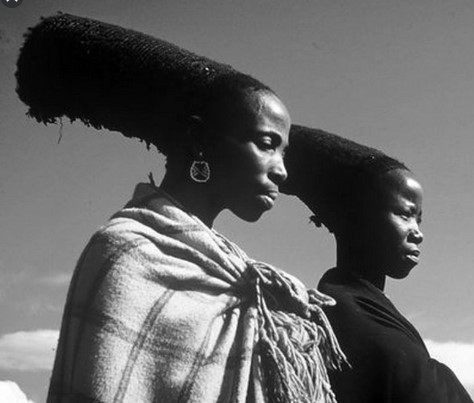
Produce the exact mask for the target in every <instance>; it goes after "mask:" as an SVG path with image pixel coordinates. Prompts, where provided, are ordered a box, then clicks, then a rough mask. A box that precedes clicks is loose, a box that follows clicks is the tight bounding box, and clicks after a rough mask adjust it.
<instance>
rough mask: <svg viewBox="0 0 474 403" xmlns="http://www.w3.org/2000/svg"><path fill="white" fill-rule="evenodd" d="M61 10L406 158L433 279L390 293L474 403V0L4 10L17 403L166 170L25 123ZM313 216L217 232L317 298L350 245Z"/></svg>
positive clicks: (3, 108) (133, 149) (79, 134)
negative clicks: (69, 310)
mask: <svg viewBox="0 0 474 403" xmlns="http://www.w3.org/2000/svg"><path fill="white" fill-rule="evenodd" d="M58 10H61V11H66V12H70V13H75V14H78V15H83V16H89V17H94V18H97V19H101V20H104V21H108V22H112V23H116V24H119V25H123V26H126V27H130V28H135V29H138V30H141V31H144V32H146V33H149V34H152V35H155V36H158V37H161V38H164V39H167V40H169V41H172V42H174V43H176V44H179V45H181V46H183V47H185V48H188V49H190V50H193V51H195V52H197V53H199V54H203V55H206V56H209V57H211V58H214V59H216V60H219V61H222V62H227V63H230V64H232V65H234V66H235V67H236V68H238V69H240V70H242V71H245V72H249V73H252V74H253V75H255V76H256V77H257V78H259V79H261V80H263V81H265V82H266V83H268V84H269V85H270V86H271V87H273V88H274V89H275V90H276V91H277V92H278V94H279V95H280V96H281V97H282V98H283V100H284V101H285V103H286V104H287V106H288V108H289V109H290V112H291V114H292V117H293V120H294V121H295V122H298V123H301V124H305V125H310V126H314V127H319V128H323V129H326V130H328V131H332V132H335V133H339V134H342V135H344V136H347V137H349V138H352V139H355V140H357V141H359V142H363V143H365V144H369V145H372V146H375V147H378V148H381V149H382V150H384V151H385V152H387V153H388V154H391V155H394V156H396V157H398V158H399V159H401V160H403V161H404V162H406V163H407V165H408V166H409V167H411V168H412V170H413V171H414V172H415V173H416V174H417V175H418V177H419V179H420V181H421V182H422V184H423V186H424V188H425V206H424V210H425V211H424V223H423V230H424V233H425V243H424V245H423V255H422V260H421V263H420V265H419V267H418V268H416V269H415V271H414V272H413V273H412V275H411V276H410V277H409V278H408V279H405V280H403V281H389V283H388V289H387V292H388V294H389V295H390V297H391V299H392V300H393V301H394V302H395V304H396V305H397V306H398V307H399V308H400V310H401V311H402V312H404V313H405V314H406V316H407V317H408V318H409V319H410V320H411V321H412V322H413V323H414V324H415V326H416V327H417V328H418V329H419V330H420V332H421V333H422V335H423V337H424V338H425V339H426V340H427V344H428V347H429V348H430V350H431V351H432V352H433V354H434V355H435V356H437V357H439V358H440V360H442V361H444V362H446V363H448V365H450V366H451V367H452V368H453V370H455V372H456V373H457V374H458V376H459V378H460V379H461V380H462V382H463V383H464V384H465V385H466V387H467V388H468V389H469V390H470V393H471V394H473V395H474V313H473V309H472V308H473V307H474V290H473V287H474V270H473V267H472V266H473V263H474V248H473V241H474V235H473V231H474V214H473V213H472V206H473V200H474V186H473V185H474V181H473V178H472V175H473V168H474V160H473V157H472V154H473V153H474V114H473V106H474V24H473V23H472V22H473V21H474V1H472V0H449V1H446V0H400V1H391V0H199V1H195V0H186V1H184V0H169V1H163V0H159V1H152V0H150V1H145V0H134V1H125V0H100V1H98V0H97V1H92V0H41V1H33V0H23V4H22V5H21V6H20V7H18V8H16V9H9V8H6V7H4V6H3V5H2V4H0V207H1V208H0V318H1V324H2V326H1V327H0V381H1V382H0V402H4V401H8V402H14V401H15V400H14V399H17V400H16V401H18V402H27V401H29V400H31V401H33V402H35V403H39V402H42V401H44V399H45V395H46V390H47V385H48V380H49V375H50V369H51V365H52V359H53V358H52V357H53V355H54V348H55V343H56V338H57V331H58V329H59V326H60V321H61V314H62V309H63V304H64V300H65V296H66V292H67V286H68V282H69V279H70V276H71V273H72V270H73V268H74V265H75V262H76V260H77V258H78V256H79V254H80V252H81V250H82V248H83V247H84V245H85V243H86V242H87V240H88V238H89V237H90V235H91V234H92V233H93V231H94V230H95V229H96V228H97V227H98V226H99V225H100V224H101V223H103V222H104V221H105V220H106V219H107V218H108V217H109V216H110V215H111V214H112V213H114V212H115V211H116V210H118V209H119V208H120V207H121V206H122V205H123V204H125V202H126V201H127V199H128V198H129V197H130V195H131V192H132V191H133V187H134V185H135V184H136V183H137V182H140V181H144V180H146V177H147V174H148V172H150V171H152V172H153V173H154V176H155V178H156V179H158V180H159V178H161V176H162V174H163V160H162V158H161V157H160V156H158V155H157V154H156V152H154V151H147V150H146V148H145V147H144V146H143V145H142V144H140V143H138V142H136V141H132V140H128V139H125V138H123V137H122V136H120V135H118V134H116V133H109V132H104V133H101V134H100V135H99V134H98V133H97V132H96V131H94V130H92V129H87V128H85V127H84V126H82V125H81V124H75V125H70V124H65V125H64V129H63V133H62V139H61V141H60V142H59V144H58V139H59V136H60V133H59V128H58V127H57V126H50V127H45V126H43V125H39V124H37V123H36V122H34V121H31V120H29V119H28V118H27V117H26V116H25V111H26V108H25V106H24V105H23V104H22V103H21V102H20V101H19V100H18V99H17V97H16V95H15V91H14V90H15V81H14V71H15V61H16V58H17V55H18V49H19V46H20V45H21V42H22V35H23V33H24V32H25V31H26V29H27V27H29V26H31V25H33V24H35V23H36V22H38V20H39V18H40V16H47V15H50V14H52V13H54V12H56V11H58ZM308 216H309V211H307V210H306V209H305V208H304V206H302V205H301V204H300V203H299V202H298V201H297V200H296V199H293V198H290V197H284V196H281V197H280V199H279V201H278V203H277V206H276V207H275V208H274V210H273V211H272V212H270V213H268V214H267V215H266V216H265V217H264V218H263V219H262V220H261V221H259V223H257V224H246V223H243V222H240V221H239V220H238V219H236V218H235V217H233V216H231V215H230V214H223V215H222V217H220V218H219V220H218V221H217V223H216V228H217V229H218V230H219V231H221V232H222V233H224V234H226V235H228V236H229V237H230V238H231V239H233V240H235V241H236V242H237V243H239V244H240V245H241V246H242V247H243V248H244V249H246V250H247V252H248V253H249V254H250V255H252V256H253V257H255V258H258V259H262V260H265V261H268V262H271V263H273V264H275V265H277V266H280V267H282V268H284V269H286V270H287V271H289V272H291V273H294V274H296V275H298V276H299V277H301V278H302V279H303V280H304V281H305V282H306V283H307V284H309V285H315V284H316V283H317V281H318V279H319V277H320V276H321V275H322V273H323V272H324V271H325V269H327V268H329V267H330V266H331V265H333V264H334V255H335V249H334V242H333V240H332V239H331V237H330V236H329V235H328V234H327V233H326V231H324V230H323V229H319V230H316V229H314V228H313V227H312V226H311V225H309V224H308ZM8 394H9V395H8ZM5 396H9V397H8V398H7V397H5ZM13 396H16V397H15V398H14V397H13ZM2 399H3V400H2Z"/></svg>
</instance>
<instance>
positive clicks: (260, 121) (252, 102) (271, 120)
mask: <svg viewBox="0 0 474 403" xmlns="http://www.w3.org/2000/svg"><path fill="white" fill-rule="evenodd" d="M220 109H221V114H220V120H222V118H224V117H226V119H225V121H224V122H223V123H224V125H227V126H229V125H230V126H231V128H232V129H233V130H232V131H235V130H242V131H245V132H248V133H250V132H255V131H261V132H272V133H275V134H278V135H280V136H281V137H282V138H283V140H284V141H285V142H287V141H288V133H289V130H290V125H291V120H290V116H289V113H288V111H287V109H286V107H285V105H284V104H283V102H282V101H281V100H280V99H279V98H278V97H277V96H276V95H275V94H273V93H272V92H269V91H264V90H260V91H252V92H245V93H241V94H240V95H239V96H237V97H235V98H233V99H229V100H227V101H226V102H223V103H222V104H221V105H220Z"/></svg>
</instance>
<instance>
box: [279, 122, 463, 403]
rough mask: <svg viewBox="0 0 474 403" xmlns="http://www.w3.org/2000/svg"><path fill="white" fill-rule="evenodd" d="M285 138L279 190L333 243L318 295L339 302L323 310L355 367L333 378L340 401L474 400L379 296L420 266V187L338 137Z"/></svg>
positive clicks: (396, 165)
mask: <svg viewBox="0 0 474 403" xmlns="http://www.w3.org/2000/svg"><path fill="white" fill-rule="evenodd" d="M290 139H291V149H290V152H289V153H288V157H287V159H286V164H287V168H288V172H289V178H290V179H289V181H288V182H287V183H286V184H285V186H284V189H283V190H282V191H283V192H285V193H289V194H294V195H296V196H298V197H299V198H300V199H301V200H302V201H303V202H304V203H305V204H306V205H307V206H308V207H309V208H310V209H311V210H312V211H313V212H314V214H315V215H316V217H315V218H313V220H314V221H315V222H316V223H318V224H324V225H325V226H326V227H327V228H328V229H329V231H330V232H332V233H333V234H334V236H335V238H336V244H337V265H336V267H335V268H333V269H330V270H329V271H328V272H326V274H325V275H324V276H323V277H322V279H321V281H320V283H319V290H320V291H322V292H324V293H327V294H328V295H329V296H331V297H333V298H334V299H335V300H336V305H335V306H333V307H327V308H326V309H325V311H326V313H327V315H328V318H329V320H330V322H331V324H332V326H333V327H334V331H335V333H336V336H337V338H338V340H339V341H340V343H341V347H342V349H343V351H344V353H345V354H346V356H347V359H348V361H349V363H350V365H351V368H347V369H346V370H344V371H342V372H333V373H331V374H330V379H331V382H332V385H333V388H334V392H335V394H336V398H337V399H338V402H339V403H344V402H351V403H359V402H360V403H383V402H387V403H388V402H390V403H427V402H430V403H438V402H439V403H455V402H466V403H467V402H472V400H471V399H470V397H469V396H468V394H467V392H466V390H465V389H464V388H463V386H462V385H461V384H460V382H459V381H458V379H457V378H456V376H455V375H454V374H453V373H452V372H451V370H450V369H449V368H448V367H446V366H445V365H443V364H441V363H439V362H437V361H436V360H434V359H432V358H431V357H430V355H429V353H428V351H427V349H426V346H425V344H424V342H423V340H422V338H421V336H420V335H419V333H418V331H417V330H416V329H415V328H414V327H413V325H412V324H411V323H410V322H409V321H408V320H407V319H406V318H405V317H404V316H403V315H402V314H401V313H400V312H399V311H398V310H397V309H396V308H395V306H394V305H393V304H392V302H391V301H390V300H389V299H388V298H387V297H386V296H385V294H384V293H383V292H384V287H385V281H386V278H387V277H390V278H395V279H403V278H405V277H407V276H408V275H409V273H410V271H411V270H412V269H413V268H414V267H415V266H416V265H417V263H418V261H419V258H420V244H421V243H422V241H423V234H422V232H421V230H420V224H421V215H422V198H423V190H422V187H421V185H420V183H419V182H418V180H417V179H416V178H415V176H414V175H413V173H412V172H411V171H410V170H408V168H406V166H405V165H404V164H402V163H401V162H399V161H397V160H395V159H392V158H390V157H388V156H386V155H385V154H383V153H382V152H380V151H378V150H375V149H373V148H369V147H365V146H362V145H360V144H357V143H355V142H352V141H350V140H346V139H344V138H342V137H339V136H336V135H332V134H329V133H325V132H323V131H320V130H314V129H309V128H305V127H300V126H295V127H292V130H291V134H290ZM305 172H306V173H308V172H311V175H306V176H304V175H303V173H305Z"/></svg>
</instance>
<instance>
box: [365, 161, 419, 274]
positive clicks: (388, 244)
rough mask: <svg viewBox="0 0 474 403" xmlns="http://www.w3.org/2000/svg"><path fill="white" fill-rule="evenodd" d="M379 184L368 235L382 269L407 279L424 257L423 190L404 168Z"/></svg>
mask: <svg viewBox="0 0 474 403" xmlns="http://www.w3.org/2000/svg"><path fill="white" fill-rule="evenodd" d="M378 185H379V190H380V193H378V194H379V196H380V199H379V200H377V201H376V202H375V204H373V205H372V207H371V208H372V209H373V211H372V212H371V213H370V212H369V214H370V215H369V217H370V218H369V220H370V222H369V224H368V225H367V230H368V231H367V232H366V234H365V236H366V237H367V238H368V239H369V240H370V243H371V245H369V247H370V248H371V250H372V252H371V253H373V254H374V257H375V259H376V260H375V263H376V264H377V266H378V268H379V270H383V271H384V273H383V274H384V275H386V276H389V277H391V278H396V279H401V278H405V277H406V276H408V274H409V273H410V271H411V269H413V268H414V267H415V266H416V265H417V264H418V261H419V257H420V249H419V246H420V244H421V242H422V241H423V234H422V232H421V230H420V224H421V213H422V199H423V190H422V187H421V185H420V183H419V182H418V181H417V180H416V179H415V178H414V177H413V175H412V173H410V172H409V171H406V170H403V169H395V170H392V171H389V172H387V173H386V174H384V175H383V176H382V177H381V178H379V181H378ZM381 274H382V273H381Z"/></svg>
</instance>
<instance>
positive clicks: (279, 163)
mask: <svg viewBox="0 0 474 403" xmlns="http://www.w3.org/2000/svg"><path fill="white" fill-rule="evenodd" d="M268 176H269V177H270V179H271V180H272V182H275V183H276V184H277V185H280V184H281V183H283V182H285V181H286V178H288V172H287V171H286V167H285V163H284V161H283V155H282V154H278V155H276V156H275V161H274V162H273V164H272V167H271V169H270V172H269V175H268Z"/></svg>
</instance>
